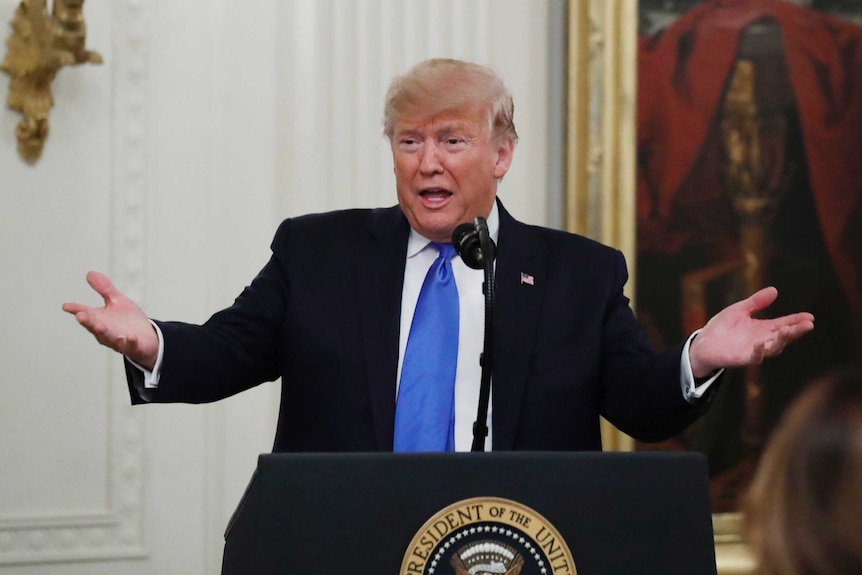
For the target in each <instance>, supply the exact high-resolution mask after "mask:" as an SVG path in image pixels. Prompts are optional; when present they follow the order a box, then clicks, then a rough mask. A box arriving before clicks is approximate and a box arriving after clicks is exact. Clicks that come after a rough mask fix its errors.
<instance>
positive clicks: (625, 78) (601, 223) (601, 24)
mask: <svg viewBox="0 0 862 575" xmlns="http://www.w3.org/2000/svg"><path fill="white" fill-rule="evenodd" d="M636 8H637V6H636V3H635V2H634V1H632V0H571V1H570V2H569V81H568V86H569V90H568V92H569V98H568V99H569V104H568V110H569V115H568V121H567V124H568V142H567V156H566V160H567V169H566V172H567V178H566V189H567V193H566V198H565V199H566V202H565V203H566V208H565V210H566V220H565V224H566V229H567V230H569V231H572V232H575V233H578V234H581V235H585V236H588V237H591V238H594V239H596V240H598V241H600V242H602V243H604V244H607V245H611V246H614V247H616V248H618V249H620V250H622V251H623V253H624V254H625V255H626V260H627V262H628V264H629V267H630V273H631V276H632V277H634V269H633V267H634V262H635V258H634V255H635V230H634V227H635V219H634V215H635V211H634V196H635V132H634V130H635V102H636V96H635V89H636V78H635V57H636V52H635V47H636V43H635V34H636V27H635V25H636V22H637V19H636ZM633 293H634V287H633V282H629V284H628V286H627V295H628V296H629V297H630V298H631V297H632V295H633ZM602 440H603V443H604V445H605V447H606V449H610V450H615V451H620V450H630V449H632V448H633V445H634V444H633V441H632V439H631V438H630V437H628V436H626V435H624V434H622V433H619V432H617V431H616V430H615V429H614V428H613V427H612V426H611V425H610V424H608V423H607V422H605V421H603V422H602Z"/></svg>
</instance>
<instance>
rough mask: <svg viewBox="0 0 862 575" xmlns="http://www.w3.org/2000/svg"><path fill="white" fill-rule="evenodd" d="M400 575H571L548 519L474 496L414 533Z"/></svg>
mask: <svg viewBox="0 0 862 575" xmlns="http://www.w3.org/2000/svg"><path fill="white" fill-rule="evenodd" d="M399 574H400V575H576V574H577V570H576V569H575V562H574V560H573V559H572V554H571V552H570V551H569V547H568V545H566V542H565V541H564V540H563V538H562V537H561V536H560V534H559V532H558V531H557V530H556V529H555V528H554V526H553V525H551V524H550V523H549V522H548V520H547V519H545V518H544V517H542V516H541V515H540V514H538V513H536V512H535V511H533V510H532V509H530V508H529V507H527V506H525V505H522V504H521V503H518V502H517V501H512V500H509V499H501V498H498V497H476V498H473V499H465V500H463V501H459V502H458V503H454V504H452V505H450V506H449V507H446V508H445V509H443V510H441V511H439V512H438V513H437V514H436V515H434V516H433V517H432V518H431V519H429V520H428V521H426V522H425V525H423V526H422V528H421V529H420V530H419V531H418V532H417V533H416V535H415V536H414V537H413V540H412V541H411V542H410V546H409V547H408V548H407V551H405V553H404V560H403V561H402V562H401V571H399Z"/></svg>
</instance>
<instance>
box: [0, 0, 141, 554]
mask: <svg viewBox="0 0 862 575" xmlns="http://www.w3.org/2000/svg"><path fill="white" fill-rule="evenodd" d="M104 9H108V8H104ZM110 9H111V10H112V11H113V22H112V25H113V30H114V37H113V44H114V45H113V53H112V56H110V57H109V58H110V60H109V62H108V64H109V66H111V69H112V73H113V87H114V100H113V106H114V109H113V127H112V130H113V135H112V140H113V146H112V148H113V150H114V154H115V156H114V157H113V158H111V166H112V176H111V180H112V202H113V206H112V216H113V217H112V226H113V229H112V230H111V243H112V245H113V252H112V254H111V268H112V270H111V271H112V276H113V277H114V278H115V279H116V280H118V281H119V282H121V284H122V285H123V286H125V287H126V292H127V293H128V295H129V296H130V297H131V298H132V299H134V300H136V301H142V300H143V297H142V296H143V293H144V289H143V287H144V280H145V277H144V276H145V265H144V262H145V258H144V255H145V252H146V242H145V239H146V238H145V230H146V227H145V224H146V192H147V185H146V164H147V162H146V111H147V106H146V94H147V79H148V71H147V57H146V45H147V42H148V37H147V22H148V15H149V12H150V10H151V3H149V2H145V1H143V0H123V1H117V2H113V3H112V4H111V7H110ZM105 373H107V374H108V377H109V378H110V380H111V382H117V381H120V382H122V381H123V380H124V379H125V375H124V374H123V373H122V365H121V363H120V362H119V361H118V360H117V359H116V358H111V363H110V365H109V366H108V369H106V370H105ZM108 389H109V390H110V391H109V397H107V398H106V399H107V401H109V408H108V414H109V420H108V421H107V422H106V425H107V435H108V449H109V453H108V458H107V469H105V473H106V474H107V476H108V481H107V490H108V492H107V493H106V497H105V500H106V501H107V509H106V510H104V512H99V513H95V514H84V515H68V516H47V515H45V516H31V517H6V518H0V566H2V565H16V564H29V563H52V562H68V561H76V562H80V561H90V560H105V559H117V558H138V557H144V556H145V551H144V549H143V534H142V518H143V505H144V501H143V461H144V459H143V436H144V434H143V420H142V418H141V416H140V413H138V412H133V410H132V409H131V406H129V401H128V395H127V393H126V391H125V386H123V385H109V386H108Z"/></svg>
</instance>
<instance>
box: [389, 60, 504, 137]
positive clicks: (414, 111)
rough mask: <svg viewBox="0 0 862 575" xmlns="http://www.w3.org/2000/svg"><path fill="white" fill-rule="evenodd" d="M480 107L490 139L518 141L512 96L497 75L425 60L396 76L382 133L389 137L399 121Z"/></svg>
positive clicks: (453, 63) (455, 62)
mask: <svg viewBox="0 0 862 575" xmlns="http://www.w3.org/2000/svg"><path fill="white" fill-rule="evenodd" d="M475 107H480V108H484V109H485V112H486V113H487V114H488V124H489V129H490V133H491V135H492V137H493V138H495V139H496V138H499V137H501V136H508V137H511V138H512V140H513V141H515V142H517V141H518V133H517V132H516V131H515V123H514V121H513V115H514V111H515V107H514V104H513V102H512V95H511V94H510V93H509V90H508V89H507V88H506V86H505V85H504V84H503V80H501V79H500V77H499V76H497V74H496V73H495V72H494V71H493V70H491V69H490V68H487V67H485V66H480V65H479V64H474V63H472V62H463V61H461V60H453V59H449V58H434V59H431V60H425V61H424V62H420V63H419V64H416V65H415V66H413V67H412V68H411V69H410V70H408V71H407V73H405V74H403V75H401V76H396V77H395V78H394V79H393V80H392V83H391V84H390V85H389V90H388V91H387V92H386V102H385V105H384V107H383V134H384V135H385V136H386V137H387V138H390V139H391V138H392V134H393V133H394V131H395V122H396V121H398V120H399V119H401V118H408V117H417V116H433V115H436V114H439V113H441V112H446V111H453V110H465V109H470V108H475Z"/></svg>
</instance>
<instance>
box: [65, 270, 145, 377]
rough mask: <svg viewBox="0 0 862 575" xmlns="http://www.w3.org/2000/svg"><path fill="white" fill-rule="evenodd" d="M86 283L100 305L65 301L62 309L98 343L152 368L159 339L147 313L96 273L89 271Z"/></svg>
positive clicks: (104, 277)
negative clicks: (92, 305)
mask: <svg viewBox="0 0 862 575" xmlns="http://www.w3.org/2000/svg"><path fill="white" fill-rule="evenodd" d="M87 283H89V284H90V287H92V288H93V289H94V290H96V292H97V293H98V294H99V295H101V296H102V299H104V301H105V305H104V307H89V306H86V305H83V304H79V303H71V302H69V303H64V304H63V311H65V312H68V313H70V314H73V315H74V316H75V319H77V320H78V323H80V324H81V325H82V326H84V327H85V328H86V329H87V331H89V332H90V333H92V334H93V336H95V338H96V340H97V341H98V342H99V343H101V344H102V345H104V346H106V347H109V348H111V349H113V350H114V351H117V352H119V353H121V354H123V355H125V356H126V357H128V358H129V359H132V360H134V361H135V362H137V363H139V364H140V365H142V366H143V367H145V368H147V369H152V367H153V365H154V364H155V362H156V356H157V355H158V350H159V339H158V336H157V335H156V331H155V329H154V328H153V326H152V324H151V323H150V320H149V319H148V318H147V315H146V314H145V313H144V312H143V310H141V308H139V307H138V306H137V304H135V302H133V301H132V300H130V299H129V298H127V297H126V296H125V295H123V294H122V293H120V292H119V291H118V290H117V288H115V287H114V285H113V284H112V283H111V280H109V279H108V278H107V277H106V276H104V275H102V274H100V273H99V272H89V273H88V274H87Z"/></svg>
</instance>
